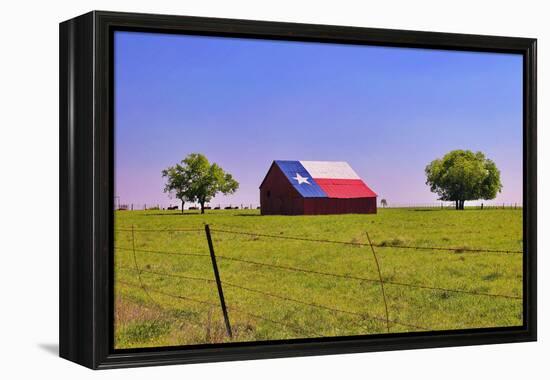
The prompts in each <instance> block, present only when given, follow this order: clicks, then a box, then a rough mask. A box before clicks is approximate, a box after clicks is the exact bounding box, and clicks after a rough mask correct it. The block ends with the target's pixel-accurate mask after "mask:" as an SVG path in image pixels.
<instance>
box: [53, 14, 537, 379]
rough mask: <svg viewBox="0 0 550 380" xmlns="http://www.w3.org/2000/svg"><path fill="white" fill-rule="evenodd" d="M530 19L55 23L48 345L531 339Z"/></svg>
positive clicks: (106, 355)
mask: <svg viewBox="0 0 550 380" xmlns="http://www.w3.org/2000/svg"><path fill="white" fill-rule="evenodd" d="M536 185H537V181H536V40H535V39H530V38H515V37H497V36H480V35H463V34H449V33H432V32H415V31H403V30H384V29H370V28H357V27H342V26H327V25H307V24H292V23H279V22H265V21H248V20H227V19H215V18H200V17H184V16H166V15H149V14H135V13H115V12H104V11H94V12H90V13H87V14H85V15H82V16H79V17H76V18H74V19H71V20H68V21H65V22H63V23H61V24H60V356H61V357H63V358H66V359H69V360H71V361H74V362H76V363H79V364H82V365H84V366H87V367H89V368H94V369H98V368H116V367H129V366H146V365H161V364H176V363H197V362H209V361H225V360H242V359H260V358H275V357H288V356H302V355H324V354H336V353H351V352H366V351H381V350H399V349H415V348H428V347H444V346H459V345H479V344H492V343H512V342H526V341H533V340H536V323H537V314H536V231H537V230H536V220H537V215H536V212H537V208H536V205H537V187H536Z"/></svg>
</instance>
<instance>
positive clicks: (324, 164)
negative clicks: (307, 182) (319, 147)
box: [300, 161, 361, 179]
mask: <svg viewBox="0 0 550 380" xmlns="http://www.w3.org/2000/svg"><path fill="white" fill-rule="evenodd" d="M300 163H301V164H302V166H303V167H304V168H305V169H306V170H307V171H308V172H309V174H311V176H312V177H313V178H334V179H361V178H360V177H359V176H358V175H357V173H355V171H353V169H352V168H351V166H349V164H348V163H347V162H345V161H300Z"/></svg>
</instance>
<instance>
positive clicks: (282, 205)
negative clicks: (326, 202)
mask: <svg viewBox="0 0 550 380" xmlns="http://www.w3.org/2000/svg"><path fill="white" fill-rule="evenodd" d="M268 192H269V196H268ZM260 209H261V213H262V215H300V214H303V212H304V200H303V198H302V196H301V195H300V194H298V192H297V191H296V189H295V188H294V186H292V185H291V184H290V183H289V182H288V179H287V178H286V176H285V175H284V174H283V172H282V171H281V169H279V167H278V166H277V165H272V166H271V168H270V169H269V172H268V173H267V176H266V177H265V179H264V181H263V183H262V185H261V187H260Z"/></svg>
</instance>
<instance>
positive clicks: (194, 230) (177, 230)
mask: <svg viewBox="0 0 550 380" xmlns="http://www.w3.org/2000/svg"><path fill="white" fill-rule="evenodd" d="M115 231H119V232H132V229H131V228H115ZM134 231H135V232H202V231H203V230H202V229H200V228H170V229H165V228H164V229H155V228H143V229H134Z"/></svg>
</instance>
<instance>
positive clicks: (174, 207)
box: [167, 206, 179, 210]
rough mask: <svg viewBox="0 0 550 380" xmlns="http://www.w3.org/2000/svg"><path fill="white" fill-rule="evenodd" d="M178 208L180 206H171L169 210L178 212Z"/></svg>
mask: <svg viewBox="0 0 550 380" xmlns="http://www.w3.org/2000/svg"><path fill="white" fill-rule="evenodd" d="M178 208H179V207H178V206H169V207H168V208H167V210H177V209H178Z"/></svg>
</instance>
